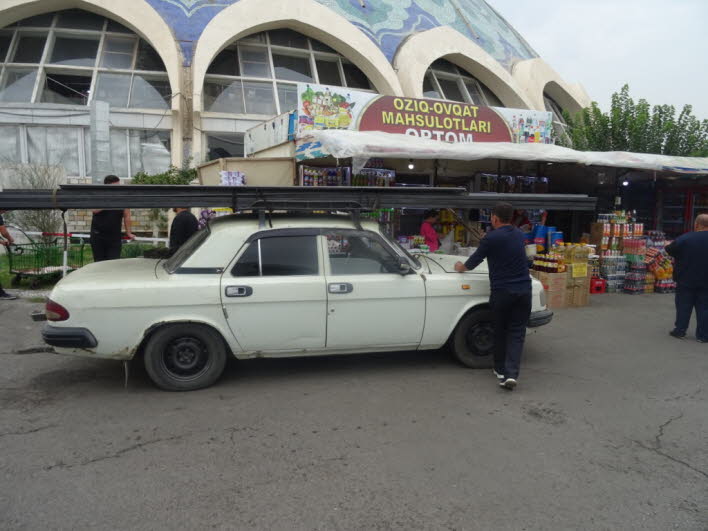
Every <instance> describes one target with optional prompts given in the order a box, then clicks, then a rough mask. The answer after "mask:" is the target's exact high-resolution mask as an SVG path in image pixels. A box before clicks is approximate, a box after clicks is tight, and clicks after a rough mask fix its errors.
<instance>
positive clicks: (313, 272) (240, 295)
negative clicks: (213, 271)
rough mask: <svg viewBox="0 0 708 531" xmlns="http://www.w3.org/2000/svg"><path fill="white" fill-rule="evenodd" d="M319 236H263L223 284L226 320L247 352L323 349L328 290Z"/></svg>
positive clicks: (247, 247) (250, 243)
mask: <svg viewBox="0 0 708 531" xmlns="http://www.w3.org/2000/svg"><path fill="white" fill-rule="evenodd" d="M317 238H318V237H317V235H316V232H313V231H309V232H308V231H306V230H305V231H303V230H297V229H294V230H289V229H282V230H273V231H263V232H261V233H258V234H256V235H254V237H251V238H250V239H249V240H248V241H247V242H246V244H245V245H244V246H243V248H242V249H241V251H240V253H239V255H238V257H237V258H236V259H235V261H234V263H233V264H232V266H231V267H230V268H229V270H227V271H226V272H225V273H224V274H223V276H222V279H221V298H222V304H223V307H224V310H225V315H226V318H227V321H228V324H229V327H230V328H231V331H232V332H233V334H234V336H235V337H236V340H237V341H238V342H239V344H240V345H241V347H242V348H243V349H244V350H245V351H262V352H277V351H306V350H322V349H323V348H324V346H325V338H326V335H325V331H326V320H327V308H326V303H327V288H326V284H325V277H324V275H323V257H322V255H321V253H320V251H319V249H320V245H319V243H318V239H317Z"/></svg>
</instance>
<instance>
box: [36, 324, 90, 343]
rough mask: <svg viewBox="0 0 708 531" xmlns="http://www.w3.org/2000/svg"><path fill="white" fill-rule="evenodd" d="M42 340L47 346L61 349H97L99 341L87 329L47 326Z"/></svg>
mask: <svg viewBox="0 0 708 531" xmlns="http://www.w3.org/2000/svg"><path fill="white" fill-rule="evenodd" d="M42 339H44V342H45V343H46V344H47V345H51V346H53V347H60V348H95V347H96V346H97V345H98V341H96V338H95V337H94V336H93V334H92V333H91V332H90V331H89V330H88V329H86V328H64V327H58V326H51V325H45V326H44V328H43V329H42Z"/></svg>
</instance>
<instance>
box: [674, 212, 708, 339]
mask: <svg viewBox="0 0 708 531" xmlns="http://www.w3.org/2000/svg"><path fill="white" fill-rule="evenodd" d="M694 228H695V232H689V233H688V234H684V235H683V236H679V237H678V238H676V240H675V241H674V242H673V243H671V244H670V245H668V246H667V247H666V252H667V253H669V254H670V255H671V256H673V257H674V258H675V259H676V266H675V270H674V272H675V275H674V278H675V279H676V325H675V327H674V329H673V330H672V331H671V332H669V333H670V334H671V335H672V336H674V337H675V338H678V339H683V338H684V337H685V336H686V330H688V323H689V321H690V320H691V314H692V313H693V309H694V308H695V309H696V321H697V326H696V339H697V340H698V341H700V342H701V343H708V214H701V215H700V216H698V217H697V218H696V224H695V227H694Z"/></svg>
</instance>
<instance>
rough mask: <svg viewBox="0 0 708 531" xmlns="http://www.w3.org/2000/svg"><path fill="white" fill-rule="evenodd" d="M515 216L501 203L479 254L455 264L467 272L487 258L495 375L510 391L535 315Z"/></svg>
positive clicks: (512, 209) (508, 205) (514, 385)
mask: <svg viewBox="0 0 708 531" xmlns="http://www.w3.org/2000/svg"><path fill="white" fill-rule="evenodd" d="M513 215H514V208H513V207H512V206H511V205H510V204H509V203H498V204H497V205H496V206H495V207H494V211H493V212H492V227H493V228H494V230H493V231H491V232H489V233H487V235H486V236H485V237H484V238H482V241H480V243H479V248H478V249H477V251H475V253H474V254H473V255H472V256H470V257H469V259H468V260H467V261H466V262H465V263H464V264H463V263H462V262H457V263H456V264H455V270H456V271H458V272H460V273H463V272H465V271H470V270H472V269H474V268H475V267H477V266H478V265H479V264H481V263H482V260H484V259H485V258H486V259H487V262H488V264H489V283H490V288H491V295H490V297H489V304H490V306H491V308H492V312H493V314H494V334H495V340H494V374H496V375H497V378H498V379H499V385H500V386H501V387H503V388H504V389H508V390H510V391H511V390H512V389H514V387H516V381H517V379H518V378H519V365H520V364H521V353H522V351H523V349H524V339H525V338H526V325H527V324H528V322H529V317H530V315H531V277H530V276H529V265H528V260H527V258H526V245H525V241H524V233H523V232H521V231H520V230H519V229H517V228H516V227H514V226H512V224H511V220H512V217H513Z"/></svg>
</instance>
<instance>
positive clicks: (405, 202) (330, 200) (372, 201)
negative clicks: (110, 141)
mask: <svg viewBox="0 0 708 531" xmlns="http://www.w3.org/2000/svg"><path fill="white" fill-rule="evenodd" d="M499 201H507V202H510V203H512V204H513V205H514V206H515V207H517V208H544V209H548V210H594V208H595V203H596V199H595V198H591V197H588V196H585V195H566V194H563V195H559V194H496V193H474V194H468V193H467V191H466V190H465V189H464V188H402V187H401V188H398V187H395V188H375V187H371V188H350V187H271V188H269V187H238V188H235V187H221V186H149V185H146V186H143V185H141V186H91V185H71V186H62V187H61V188H60V189H58V190H5V191H3V192H0V210H43V209H61V210H67V209H87V208H170V207H233V208H236V209H238V210H273V209H279V210H282V209H302V210H324V209H344V210H347V209H354V208H359V209H363V210H371V209H376V208H489V207H491V206H493V205H494V204H495V203H497V202H499Z"/></svg>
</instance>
